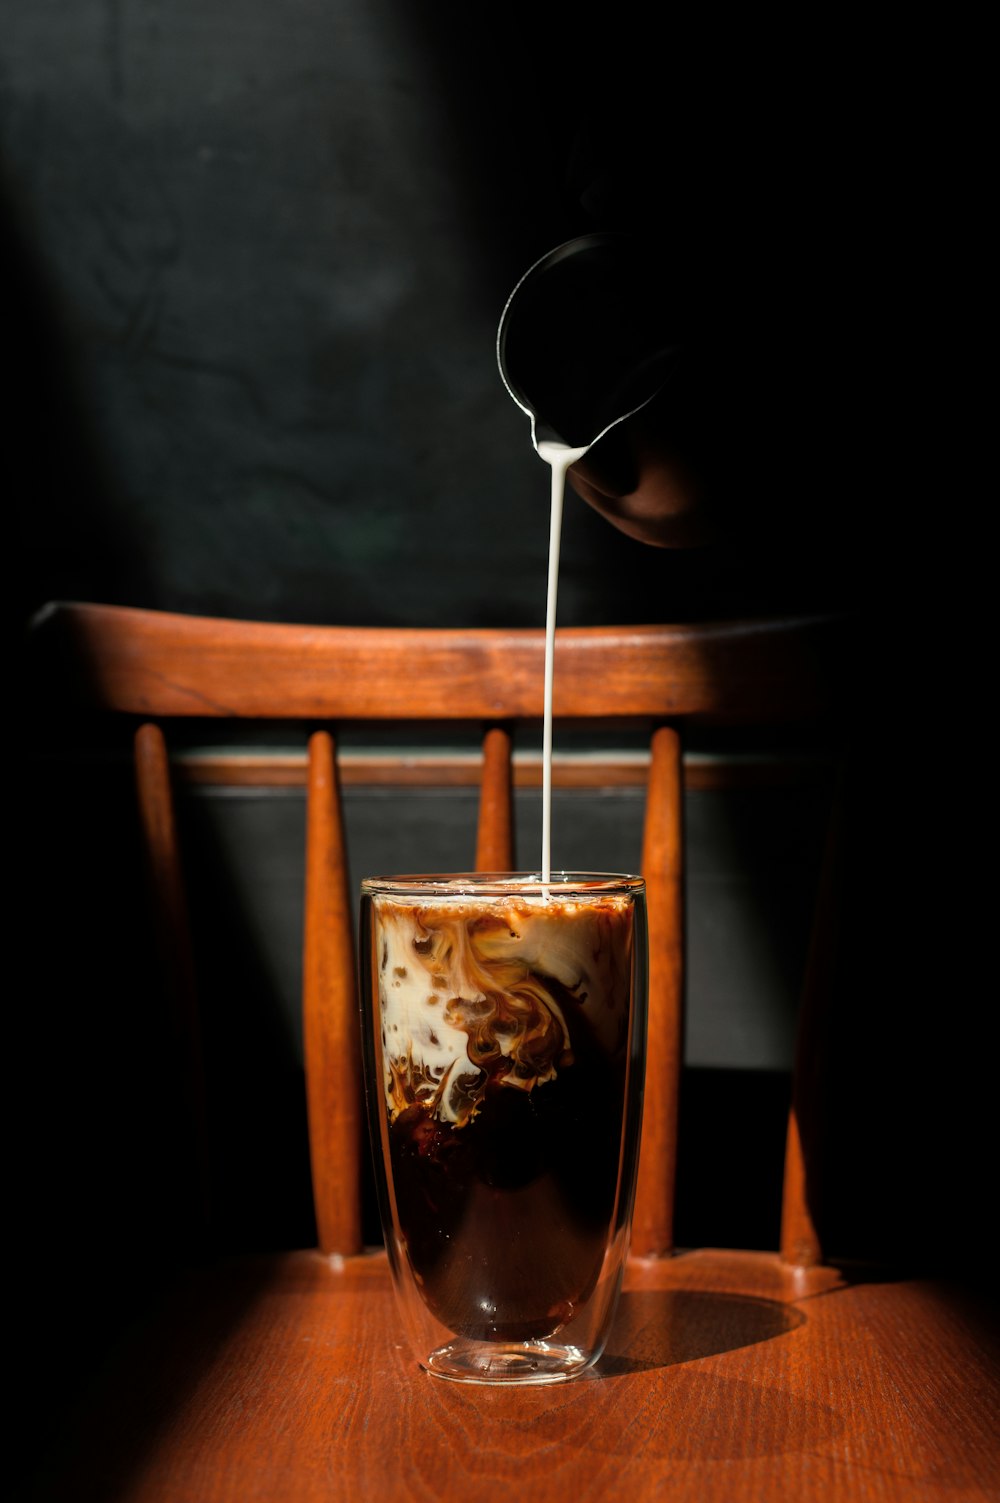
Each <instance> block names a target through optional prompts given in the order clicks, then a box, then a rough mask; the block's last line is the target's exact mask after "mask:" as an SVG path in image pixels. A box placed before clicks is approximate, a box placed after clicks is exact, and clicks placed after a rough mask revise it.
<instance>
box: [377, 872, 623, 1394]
mask: <svg viewBox="0 0 1000 1503" xmlns="http://www.w3.org/2000/svg"><path fill="white" fill-rule="evenodd" d="M361 893H362V896H361V978H362V1007H363V1032H364V1051H365V1075H366V1083H367V1091H368V1103H369V1111H370V1118H371V1126H372V1138H373V1145H374V1156H375V1166H376V1174H377V1178H378V1182H379V1196H380V1203H381V1210H382V1223H383V1228H384V1232H385V1241H386V1247H387V1249H388V1253H389V1261H390V1264H391V1268H392V1275H393V1282H394V1284H395V1289H396V1294H397V1298H398V1303H399V1309H400V1313H401V1316H402V1320H403V1324H404V1326H405V1329H406V1332H407V1335H408V1338H409V1340H410V1342H411V1344H412V1346H413V1350H414V1353H415V1355H416V1357H417V1359H418V1361H419V1362H420V1363H421V1364H422V1365H423V1366H424V1367H425V1368H426V1369H427V1370H428V1371H429V1372H432V1373H436V1374H438V1375H440V1376H441V1377H445V1378H454V1379H464V1380H466V1381H472V1382H480V1383H549V1382H555V1381H557V1380H560V1379H565V1378H571V1377H575V1376H576V1375H577V1374H578V1373H581V1372H583V1371H584V1370H585V1369H586V1368H588V1367H590V1366H591V1365H592V1364H593V1363H594V1362H595V1361H596V1360H597V1358H598V1357H599V1356H600V1354H601V1351H602V1350H603V1348H604V1344H605V1342H606V1340H607V1336H608V1331H609V1328H610V1325H611V1320H612V1317H613V1315H614V1309H615V1304H616V1301H617V1298H618V1292H619V1289H620V1287H621V1279H622V1273H623V1269H624V1264H625V1257H626V1254H627V1251H628V1239H629V1228H630V1223H631V1216H632V1203H633V1198H634V1193H635V1176H636V1165H637V1162H638V1151H639V1131H640V1124H641V1120H642V1091H643V1077H644V1065H645V1039H646V913H645V888H644V884H643V881H642V878H641V877H633V876H609V875H601V874H592V873H581V872H556V873H554V874H553V876H552V879H551V881H550V882H548V883H543V882H542V881H541V879H540V878H538V877H536V876H525V875H517V874H510V873H502V874H476V875H468V876H466V875H460V876H418V877H393V878H384V879H383V878H369V879H368V880H366V881H364V882H363V883H362V884H361Z"/></svg>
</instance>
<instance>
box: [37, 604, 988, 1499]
mask: <svg viewBox="0 0 1000 1503" xmlns="http://www.w3.org/2000/svg"><path fill="white" fill-rule="evenodd" d="M830 640H831V623H829V622H814V621H811V622H795V623H787V622H786V623H741V624H739V625H737V626H727V627H718V628H683V629H681V628H674V629H670V628H648V629H640V630H634V629H633V630H630V631H626V632H605V631H595V632H581V633H576V634H573V633H567V634H564V635H563V637H562V638H561V642H560V648H559V649H558V650H557V665H556V713H557V715H558V716H560V717H562V718H567V719H584V720H587V721H589V722H591V723H596V721H598V720H600V721H615V722H621V721H623V720H628V721H629V722H637V723H642V724H644V725H647V726H648V727H649V728H650V730H651V747H652V751H651V772H650V791H649V796H648V808H647V827H646V837H645V845H644V853H643V868H644V873H645V875H646V876H647V880H648V882H649V887H650V914H651V919H650V922H651V934H652V955H651V1009H652V1025H651V1065H652V1073H651V1076H650V1078H651V1079H652V1080H654V1081H655V1082H656V1088H655V1089H653V1090H650V1092H649V1093H648V1104H647V1117H646V1121H645V1124H644V1138H643V1158H642V1166H641V1170H640V1175H641V1183H640V1196H639V1203H638V1207H637V1216H636V1226H635V1238H634V1244H633V1256H632V1258H631V1260H630V1264H629V1269H628V1274H627V1278H626V1285H625V1292H624V1294H623V1297H622V1302H621V1307H620V1311H619V1314H618V1317H617V1320H616V1324H615V1327H614V1331H613V1335H612V1339H611V1341H610V1344H609V1347H608V1350H607V1352H606V1353H605V1355H604V1357H603V1358H602V1359H601V1362H600V1364H599V1366H598V1368H597V1369H596V1371H595V1372H594V1374H593V1375H591V1376H588V1377H585V1378H583V1379H579V1380H577V1381H575V1382H573V1383H571V1384H567V1385H564V1386H556V1387H553V1388H535V1389H524V1390H521V1391H519V1392H513V1391H509V1390H508V1391H497V1390H494V1389H487V1388H481V1387H470V1386H467V1385H457V1384H449V1383H445V1382H441V1381H439V1380H435V1379H432V1378H430V1377H428V1376H426V1375H425V1374H424V1373H422V1372H421V1371H420V1370H419V1369H417V1368H416V1367H415V1366H414V1364H413V1363H412V1359H411V1358H410V1356H409V1353H408V1351H407V1350H406V1349H405V1348H404V1346H403V1345H402V1343H401V1342H400V1341H399V1340H398V1339H397V1331H398V1322H397V1317H396V1312H395V1308H394V1304H393V1297H392V1292H391V1289H390V1285H389V1277H388V1270H387V1264H386V1259H385V1255H384V1253H383V1252H382V1251H381V1250H372V1249H370V1248H365V1247H364V1246H363V1245H362V1244H363V1238H362V1236H361V1213H360V1209H359V1184H358V1181H359V1168H358V1165H359V1161H360V1156H361V1154H362V1153H363V1151H364V1150H363V1148H362V1146H361V1143H360V1132H361V1129H360V1118H361V1113H360V1100H359V1087H358V1073H357V1059H356V1033H355V1026H356V1025H355V1021H354V1011H353V1009H354V984H355V983H354V965H353V956H352V953H351V949H350V943H351V941H350V936H351V934H352V931H353V908H354V904H353V898H352V895H351V894H350V893H349V892H348V891H347V888H346V884H345V881H344V875H343V862H342V849H341V848H342V836H341V826H340V819H339V801H338V793H337V760H336V749H335V740H334V730H335V727H334V723H342V722H344V721H354V720H362V719H367V718H375V719H380V720H389V719H395V718H399V717H402V718H413V719H419V718H421V717H424V716H426V717H430V718H432V719H448V720H455V719H458V718H462V719H472V720H476V721H480V722H482V723H483V724H484V725H485V727H486V731H485V736H484V747H485V750H484V764H485V774H484V791H483V798H482V802H481V812H480V825H479V831H478V844H477V863H476V864H477V865H478V866H479V867H480V868H481V869H488V868H497V867H502V866H504V865H506V864H507V863H506V862H505V861H504V860H503V859H501V858H502V857H503V856H504V854H505V850H507V851H509V826H510V800H509V786H510V762H509V749H510V736H511V733H512V728H513V727H514V725H515V724H516V722H518V721H519V720H522V719H532V718H537V716H538V715H539V712H540V695H541V672H540V663H541V635H540V634H536V633H502V632H482V633H465V634H459V633H445V632H442V633H427V632H423V633H403V632H393V633H384V634H380V633H373V632H348V631H342V630H339V629H333V628H327V629H323V630H316V631H310V630H307V629H306V628H294V627H267V626H263V625H256V624H254V625H245V624H240V623H227V622H207V621H197V620H186V619H182V618H176V617H162V616H158V615H157V614H156V613H151V612H135V611H122V610H115V609H111V608H102V607H89V606H76V607H60V608H58V609H57V610H55V611H52V612H50V613H49V614H48V616H47V617H46V619H45V621H44V622H43V623H42V625H41V628H40V630H39V633H38V643H39V646H38V656H37V660H36V670H35V671H36V673H37V674H39V675H40V676H42V677H44V678H46V679H50V680H51V681H52V682H56V681H57V677H58V676H57V674H56V670H55V666H54V665H56V664H62V665H63V666H65V665H66V664H67V663H68V664H69V665H70V668H71V673H70V679H69V682H70V684H71V685H72V687H73V689H74V692H75V694H76V696H77V698H78V699H79V700H80V701H81V702H84V703H86V704H88V705H90V706H97V707H99V708H100V709H101V711H102V712H110V713H112V714H117V715H119V716H134V717H137V718H138V721H139V728H138V731H137V739H136V745H137V759H138V769H139V787H140V799H141V803H142V808H143V814H144V825H145V829H146V834H147V844H148V849H149V853H150V855H151V858H152V871H153V885H154V890H155V891H156V892H157V893H158V894H159V899H160V902H159V911H160V913H161V918H162V923H163V929H162V932H161V939H162V943H163V954H164V955H165V956H168V957H170V969H171V981H172V987H173V992H174V995H175V998H176V1003H177V1008H178V1013H179V1015H181V1016H183V1017H184V1018H185V1021H186V1023H187V1024H188V1025H189V1027H190V1036H191V1038H192V1039H196V1038H197V1032H196V1026H195V1023H194V1019H193V1016H192V1015H191V1006H192V999H193V996H194V991H193V978H192V976H191V972H190V954H189V951H188V949H187V941H186V939H185V935H186V916H185V909H184V897H183V890H182V887H181V885H180V872H181V858H180V856H179V854H178V851H177V848H176V830H175V826H174V822H173V813H172V805H171V798H170V791H169V789H170V783H169V766H168V759H167V753H166V743H165V741H164V739H163V735H162V731H161V729H160V723H161V722H165V723H167V724H169V721H170V719H171V718H172V717H175V716H182V717H190V716H192V715H200V714H207V715H209V716H216V717H217V716H232V715H235V716H251V717H262V718H273V717H277V716H282V717H286V718H289V719H292V720H298V721H300V722H305V723H307V724H308V725H309V727H310V731H311V741H310V771H309V780H310V814H309V835H308V849H307V857H306V867H307V935H306V961H305V982H304V991H305V997H304V1003H305V1031H306V1049H307V1070H308V1072H309V1074H310V1077H311V1079H310V1139H311V1146H312V1154H313V1170H314V1193H315V1199H316V1207H317V1223H318V1228H319V1239H320V1248H319V1249H313V1250H306V1251H292V1252H283V1253H278V1254H274V1255H267V1256H260V1255H255V1256H249V1257H241V1258H239V1259H236V1260H234V1259H232V1258H224V1259H218V1258H203V1259H201V1260H197V1259H196V1260H194V1262H193V1263H192V1264H191V1265H190V1266H187V1267H186V1268H184V1269H182V1270H181V1271H180V1272H179V1273H178V1275H177V1277H176V1278H174V1279H173V1280H172V1281H171V1282H170V1283H169V1284H168V1285H167V1286H166V1287H165V1288H164V1290H163V1292H162V1294H161V1295H160V1297H159V1299H158V1300H157V1302H156V1303H155V1304H154V1305H153V1307H152V1308H151V1309H149V1310H148V1311H146V1312H145V1313H144V1314H143V1315H142V1317H141V1318H140V1319H138V1320H137V1321H136V1322H135V1323H134V1324H133V1325H132V1326H131V1327H130V1328H129V1329H128V1330H126V1331H125V1332H124V1333H123V1335H122V1336H121V1338H120V1339H119V1340H118V1341H117V1342H116V1343H115V1345H114V1347H113V1349H112V1350H111V1351H110V1352H109V1353H108V1355H107V1357H106V1359H105V1360H104V1362H103V1363H102V1365H101V1367H100V1368H99V1370H97V1371H96V1372H95V1373H94V1374H93V1379H92V1381H91V1383H90V1384H89V1385H88V1388H87V1391H86V1392H85V1393H84V1394H83V1396H82V1397H81V1399H80V1402H79V1403H78V1404H76V1405H75V1406H74V1408H73V1411H72V1415H71V1418H70V1420H69V1421H68V1422H67V1424H66V1425H65V1426H64V1427H63V1428H62V1430H61V1433H60V1435H59V1438H58V1440H57V1442H54V1443H53V1444H52V1445H51V1446H50V1447H47V1452H46V1455H45V1456H44V1457H43V1458H41V1461H40V1465H39V1467H38V1469H37V1474H36V1478H35V1481H34V1492H33V1493H32V1495H33V1496H38V1497H45V1498H52V1499H62V1498H67V1499H69V1498H72V1499H80V1500H85V1499H91V1498H93V1499H98V1498H109V1499H110V1498H114V1499H116V1500H118V1499H120V1500H128V1503H140V1500H141V1503H154V1500H156V1503H176V1500H192V1503H193V1500H199V1503H202V1500H203V1503H215V1500H223V1499H225V1500H233V1503H237V1500H239V1503H243V1500H248V1499H253V1498H260V1499H266V1500H268V1503H271V1500H274V1503H279V1500H289V1503H310V1500H313V1499H317V1500H318V1499H321V1498H322V1499H324V1500H325V1499H331V1498H334V1499H336V1498H344V1499H352V1500H353V1499H358V1498H362V1499H364V1498H372V1499H378V1500H379V1503H394V1500H400V1503H402V1500H403V1499H406V1500H410V1499H413V1498H414V1497H417V1498H420V1497H464V1496H466V1495H468V1494H472V1493H474V1494H476V1495H486V1494H488V1493H492V1492H495V1491H496V1490H497V1489H499V1488H503V1489H506V1490H509V1491H511V1492H512V1493H514V1494H515V1495H517V1496H519V1497H523V1498H524V1499H526V1500H528V1503H531V1500H534V1499H538V1500H542V1499H553V1498H562V1497H565V1498H577V1497H579V1498H594V1499H598V1498H600V1499H604V1498H619V1497H620V1498H623V1499H625V1498H629V1499H632V1498H638V1499H645V1498H654V1497H656V1498H659V1497H663V1496H673V1495H675V1494H680V1495H683V1496H685V1497H688V1496H691V1497H695V1496H696V1497H698V1498H699V1500H701V1499H713V1498H718V1499H719V1500H720V1503H722V1500H727V1503H729V1500H735V1503H740V1500H744V1499H746V1500H750V1499H757V1498H766V1499H772V1498H773V1499H786V1498H787V1499H796V1500H810V1499H814V1498H815V1499H823V1500H828V1499H837V1500H840V1499H844V1500H854V1499H859V1500H860V1499H865V1500H868V1499H872V1500H874V1499H876V1498H877V1499H880V1500H881V1499H895V1498H899V1499H901V1500H902V1499H906V1500H911V1499H916V1500H927V1503H934V1500H938V1499H940V1500H942V1503H944V1500H954V1499H960V1498H961V1499H978V1498H988V1497H997V1496H998V1486H997V1484H998V1475H1000V1474H998V1459H1000V1448H998V1442H997V1423H996V1422H997V1413H998V1408H997V1405H998V1396H1000V1358H998V1346H997V1341H996V1330H995V1326H994V1325H993V1324H991V1321H990V1317H989V1312H988V1309H987V1307H986V1306H985V1304H984V1302H983V1301H982V1300H981V1299H978V1298H976V1297H974V1296H973V1295H972V1293H970V1291H969V1290H967V1289H964V1288H962V1287H960V1286H959V1285H958V1284H957V1283H953V1282H948V1281H947V1280H941V1279H937V1280H927V1279H921V1278H913V1277H909V1276H905V1274H904V1273H903V1272H901V1271H900V1270H896V1269H891V1270H888V1271H887V1270H885V1269H878V1268H872V1267H866V1266H865V1265H863V1264H846V1263H844V1262H842V1261H838V1260H836V1259H834V1260H829V1259H827V1260H824V1257H823V1249H822V1248H821V1246H820V1239H819V1235H818V1231H817V1224H816V1221H815V1218H814V1215H813V1209H814V1207H815V1205H816V1203H817V1202H816V1198H815V1192H816V1186H815V1185H814V1184H812V1183H811V1182H810V1176H811V1175H812V1174H813V1172H814V1169H815V1165H816V1163H817V1162H818V1160H817V1158H816V1156H815V1154H814V1153H813V1151H812V1149H813V1147H814V1143H813V1141H812V1138H811V1134H815V1133H816V1132H820V1131H821V1130H822V1129H821V1125H820V1124H819V1123H818V1122H817V1121H815V1120H814V1119H813V1117H812V1116H811V1115H810V1112H809V1109H808V1103H809V1097H808V1096H807V1095H803V1094H802V1092H803V1090H804V1087H802V1086H800V1087H799V1088H798V1089H797V1094H796V1096H795V1107H794V1109H793V1114H792V1119H791V1122H790V1129H789V1151H788V1155H787V1161H786V1170H785V1174H786V1179H785V1212H784V1220H783V1232H782V1248H781V1250H780V1251H774V1252H756V1251H724V1250H712V1249H702V1250H686V1251H683V1252H680V1253H674V1252H673V1246H672V1242H673V1238H672V1199H673V1175H674V1161H675V1152H676V1095H677V1090H676V1087H677V1079H678V1073H679V1068H680V1055H681V1032H680V1029H681V964H682V946H681V943H680V902H681V879H682V867H681V861H682V852H681V843H680V815H679V798H680V787H681V771H680V754H679V743H678V739H677V728H678V727H679V726H683V724H684V722H685V721H686V720H689V719H691V718H703V719H709V720H719V721H725V720H728V719H734V718H735V719H740V718H742V719H747V718H752V719H754V720H757V719H767V720H781V719H783V718H785V719H793V720H794V719H795V718H796V717H806V718H808V717H810V716H815V715H817V714H819V713H822V712H823V710H824V708H825V707H827V706H828V701H829V692H830V689H829V679H828V676H827V673H826V668H827V666H828V661H829V655H828V648H829V644H830ZM560 652H561V654H562V657H561V659H560V656H559V653H560ZM400 661H403V662H405V663H406V664H408V665H409V666H410V668H411V669H412V668H413V665H414V664H419V665H420V671H419V672H410V673H407V674H405V675H404V676H403V677H402V678H401V676H400V673H399V669H398V664H399V662H400ZM390 664H395V667H394V668H393V669H392V670H390V666H389V665H390ZM63 682H65V680H64V681H63ZM147 717H148V718H147ZM317 722H319V723H320V725H321V728H320V729H316V728H315V726H316V723H317ZM829 911H830V910H829V907H828V906H827V907H825V908H821V909H820V917H819V920H818V923H817V932H816V937H815V944H814V948H813V975H812V979H811V982H810V983H809V984H808V985H807V986H806V989H805V997H804V1009H805V1011H804V1025H803V1028H802V1031H801V1034H800V1058H799V1079H800V1081H806V1082H809V1081H810V1080H811V1079H812V1078H813V1076H812V1075H811V1073H810V1071H811V1070H812V1067H813V1062H812V1058H811V1054H810V1051H814V1050H815V1044H816V1040H817V1039H818V1038H820V1037H822V1033H823V1030H822V1027H821V1026H820V1023H819V1022H818V1021H817V1019H819V1018H821V1017H822V1015H823V1009H824V1008H825V1007H826V1006H827V1005H828V1004H829V1000H830V999H829V996H828V991H829V988H827V987H825V986H824V984H823V982H824V975H825V970H824V966H823V956H824V954H825V953H826V951H825V946H826V944H827V943H828V942H829V933H828V916H829ZM824 914H826V915H827V916H826V917H824ZM345 936H346V938H345ZM345 1061H346V1065H345V1063H344V1062H345ZM189 1066H190V1069H189V1077H188V1081H187V1086H188V1089H189V1090H190V1092H191V1099H192V1101H193V1102H194V1103H195V1112H194V1115H195V1116H197V1114H198V1112H197V1101H198V1088H199V1080H198V1062H197V1051H196V1049H194V1048H193V1047H192V1053H191V1055H190V1057H189ZM205 1191H206V1195H209V1196H210V1194H211V1187H210V1186H206V1187H205ZM123 1256H126V1254H124V1253H123ZM133 1256H134V1254H133Z"/></svg>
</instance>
